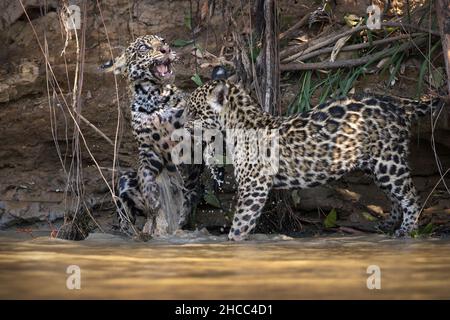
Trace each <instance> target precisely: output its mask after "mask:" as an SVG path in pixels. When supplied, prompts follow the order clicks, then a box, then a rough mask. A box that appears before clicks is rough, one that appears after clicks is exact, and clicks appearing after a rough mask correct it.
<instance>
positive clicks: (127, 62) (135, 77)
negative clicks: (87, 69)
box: [101, 35, 177, 83]
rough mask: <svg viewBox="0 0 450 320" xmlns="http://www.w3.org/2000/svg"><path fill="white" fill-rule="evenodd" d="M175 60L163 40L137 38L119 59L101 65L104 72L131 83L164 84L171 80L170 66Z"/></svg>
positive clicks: (172, 52) (147, 36)
mask: <svg viewBox="0 0 450 320" xmlns="http://www.w3.org/2000/svg"><path fill="white" fill-rule="evenodd" d="M176 59H177V56H176V54H175V52H174V51H172V50H171V49H170V46H169V45H168V44H167V43H166V41H165V40H164V38H161V37H159V36H155V35H146V36H141V37H138V38H137V39H136V40H134V41H133V42H132V43H131V44H130V45H129V46H128V48H127V49H126V50H125V51H124V52H123V53H122V55H120V56H119V57H117V58H115V59H113V60H111V61H108V62H107V63H105V64H104V65H102V67H101V68H102V69H104V71H105V72H114V73H115V74H122V75H124V76H125V77H127V78H128V80H130V81H132V82H136V81H154V82H157V83H165V82H168V81H170V80H172V78H173V71H172V64H173V62H174V61H175V60H176Z"/></svg>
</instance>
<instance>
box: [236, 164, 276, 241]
mask: <svg viewBox="0 0 450 320" xmlns="http://www.w3.org/2000/svg"><path fill="white" fill-rule="evenodd" d="M255 171H256V170H255ZM271 187H272V180H271V178H269V177H264V176H262V175H261V176H259V177H258V176H256V177H255V178H253V179H248V180H246V181H245V182H243V183H239V188H238V200H237V206H236V213H235V214H234V218H233V224H232V226H231V230H230V233H229V234H228V239H230V240H234V241H240V240H244V239H245V238H246V237H247V235H248V234H249V233H250V232H251V231H252V230H253V229H254V228H255V226H256V220H257V219H258V218H259V216H260V215H261V213H262V210H263V208H264V204H265V203H266V201H267V197H268V195H269V191H270V188H271Z"/></svg>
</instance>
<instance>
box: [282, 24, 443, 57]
mask: <svg viewBox="0 0 450 320" xmlns="http://www.w3.org/2000/svg"><path fill="white" fill-rule="evenodd" d="M381 25H382V27H391V28H403V29H415V30H419V31H422V32H426V33H430V34H433V35H436V36H440V33H439V32H438V31H435V30H431V29H426V28H422V27H420V26H416V25H412V24H408V23H402V22H383V23H382V24H381ZM367 29H368V27H367V26H366V25H363V26H359V27H355V28H352V29H350V30H346V31H344V32H341V33H339V34H337V35H334V36H332V37H328V38H326V39H324V40H323V41H320V42H319V43H317V44H315V45H312V46H310V47H307V48H306V49H304V50H302V51H300V52H299V51H298V50H301V48H288V49H285V50H283V51H282V52H281V53H280V57H281V59H282V60H281V62H282V63H288V62H291V61H294V60H296V59H297V58H298V57H300V56H302V55H306V54H307V53H310V52H313V51H316V50H318V49H321V48H323V47H325V46H328V45H330V44H332V43H335V42H336V41H338V40H339V39H341V38H343V37H347V36H349V35H352V34H354V33H357V32H361V31H364V30H367ZM293 52H297V53H295V54H293V55H289V54H290V53H293Z"/></svg>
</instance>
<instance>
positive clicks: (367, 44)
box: [295, 33, 423, 62]
mask: <svg viewBox="0 0 450 320" xmlns="http://www.w3.org/2000/svg"><path fill="white" fill-rule="evenodd" d="M420 35H423V33H413V34H402V35H399V36H396V37H390V38H386V39H381V40H375V41H372V42H365V43H358V44H352V45H348V46H345V47H342V48H341V50H340V51H355V50H361V49H366V48H370V47H374V46H378V45H381V44H386V43H390V42H395V41H398V40H403V39H412V38H414V37H417V36H420ZM332 51H333V47H327V48H323V49H320V50H317V51H314V52H310V53H307V54H305V55H303V56H300V57H298V58H297V59H296V60H295V61H297V62H300V61H305V60H308V59H311V58H314V57H317V56H320V55H322V54H326V53H330V52H332Z"/></svg>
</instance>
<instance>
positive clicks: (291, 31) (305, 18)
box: [278, 12, 311, 40]
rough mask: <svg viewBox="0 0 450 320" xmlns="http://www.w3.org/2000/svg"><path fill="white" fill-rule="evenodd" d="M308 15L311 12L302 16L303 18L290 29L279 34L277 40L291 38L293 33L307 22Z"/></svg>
mask: <svg viewBox="0 0 450 320" xmlns="http://www.w3.org/2000/svg"><path fill="white" fill-rule="evenodd" d="M310 13H311V12H308V13H307V14H305V15H304V16H303V18H301V19H300V21H299V22H297V23H296V24H294V25H293V26H292V27H290V28H289V29H287V30H286V31H285V32H282V33H280V35H279V36H278V39H279V40H283V39H284V38H288V37H290V36H292V35H293V34H294V33H295V31H297V29H300V28H301V27H303V26H304V25H305V24H306V23H307V22H308V19H309V15H310Z"/></svg>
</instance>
